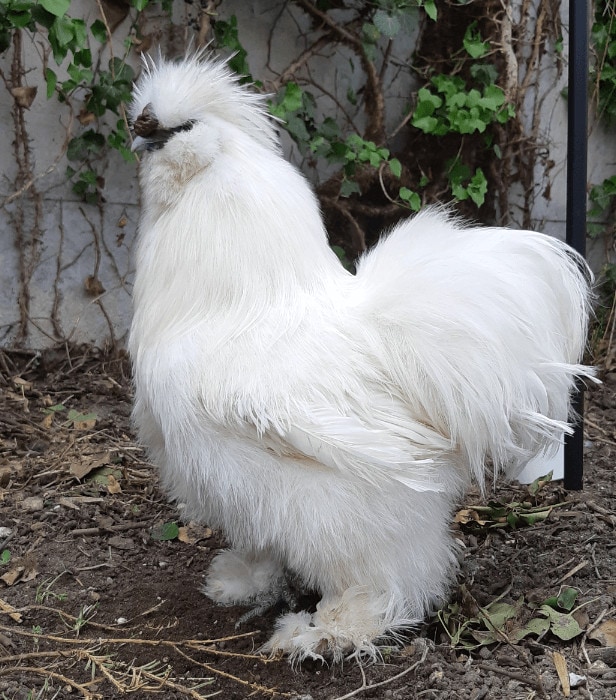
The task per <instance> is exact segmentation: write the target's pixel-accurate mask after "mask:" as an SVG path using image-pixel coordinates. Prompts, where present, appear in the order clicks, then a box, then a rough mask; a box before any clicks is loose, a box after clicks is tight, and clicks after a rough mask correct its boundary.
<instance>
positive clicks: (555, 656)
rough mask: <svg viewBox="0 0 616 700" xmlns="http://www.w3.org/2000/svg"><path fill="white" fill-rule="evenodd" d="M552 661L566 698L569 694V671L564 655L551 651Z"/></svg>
mask: <svg viewBox="0 0 616 700" xmlns="http://www.w3.org/2000/svg"><path fill="white" fill-rule="evenodd" d="M552 661H553V662H554V667H555V668H556V673H558V680H559V681H560V685H561V687H562V689H563V695H564V696H565V697H566V698H568V697H569V696H570V695H571V686H570V685H569V671H568V670H567V662H566V661H565V657H564V656H563V655H562V654H560V653H559V652H557V651H555V652H553V653H552Z"/></svg>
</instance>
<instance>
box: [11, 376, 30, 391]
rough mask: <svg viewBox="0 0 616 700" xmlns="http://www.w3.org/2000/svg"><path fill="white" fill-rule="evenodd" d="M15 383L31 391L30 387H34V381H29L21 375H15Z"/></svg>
mask: <svg viewBox="0 0 616 700" xmlns="http://www.w3.org/2000/svg"><path fill="white" fill-rule="evenodd" d="M13 384H15V386H18V387H19V388H20V389H23V390H24V391H30V389H32V382H28V381H26V380H25V379H22V378H21V377H13Z"/></svg>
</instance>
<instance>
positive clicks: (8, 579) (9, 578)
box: [0, 566, 25, 586]
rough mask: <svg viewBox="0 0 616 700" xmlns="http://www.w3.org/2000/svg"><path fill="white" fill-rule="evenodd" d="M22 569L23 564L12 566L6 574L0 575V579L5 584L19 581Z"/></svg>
mask: <svg viewBox="0 0 616 700" xmlns="http://www.w3.org/2000/svg"><path fill="white" fill-rule="evenodd" d="M24 570H25V569H24V567H23V566H14V567H13V568H12V569H10V570H9V571H7V572H6V574H3V575H2V576H0V579H1V580H2V581H4V583H6V585H7V586H13V585H14V584H15V583H17V581H19V579H20V578H21V575H22V574H23V572H24Z"/></svg>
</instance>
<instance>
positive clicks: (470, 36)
mask: <svg viewBox="0 0 616 700" xmlns="http://www.w3.org/2000/svg"><path fill="white" fill-rule="evenodd" d="M462 43H463V44H464V48H465V49H466V53H468V55H469V56H470V57H471V58H481V57H482V56H485V55H486V54H487V53H488V51H489V50H490V44H489V42H487V41H483V40H482V38H481V34H480V33H479V29H478V28H477V21H476V20H475V21H474V22H472V23H471V24H469V25H468V27H467V28H466V32H465V33H464V39H463V40H462Z"/></svg>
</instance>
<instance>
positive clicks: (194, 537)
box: [178, 523, 212, 544]
mask: <svg viewBox="0 0 616 700" xmlns="http://www.w3.org/2000/svg"><path fill="white" fill-rule="evenodd" d="M211 536H212V530H211V528H209V527H204V526H203V525H199V524H198V523H188V525H186V526H184V527H180V528H178V540H180V542H184V543H185V544H195V543H196V542H199V540H207V539H209V538H210V537H211Z"/></svg>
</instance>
